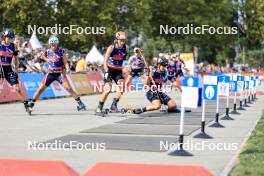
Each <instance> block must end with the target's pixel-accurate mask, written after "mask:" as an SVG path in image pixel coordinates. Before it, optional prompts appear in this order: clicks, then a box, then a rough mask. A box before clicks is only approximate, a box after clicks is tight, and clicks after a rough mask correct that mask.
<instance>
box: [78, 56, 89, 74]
mask: <svg viewBox="0 0 264 176" xmlns="http://www.w3.org/2000/svg"><path fill="white" fill-rule="evenodd" d="M86 71H87V63H86V60H85V58H83V57H82V58H81V59H80V60H79V61H78V62H77V65H76V72H86Z"/></svg>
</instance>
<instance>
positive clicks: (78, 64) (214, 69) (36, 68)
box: [14, 37, 264, 74]
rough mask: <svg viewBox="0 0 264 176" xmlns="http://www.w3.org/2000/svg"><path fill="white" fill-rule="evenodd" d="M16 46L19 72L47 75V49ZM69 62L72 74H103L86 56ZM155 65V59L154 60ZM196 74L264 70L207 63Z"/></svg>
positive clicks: (18, 40)
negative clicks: (45, 52) (45, 56)
mask: <svg viewBox="0 0 264 176" xmlns="http://www.w3.org/2000/svg"><path fill="white" fill-rule="evenodd" d="M14 42H15V44H16V46H17V48H18V57H19V60H20V64H19V68H18V71H20V72H36V73H46V71H47V68H48V65H47V64H48V63H47V62H45V61H44V60H43V59H42V53H43V52H44V51H45V50H46V48H45V47H44V48H42V49H35V50H34V49H33V48H32V46H31V44H30V43H29V42H28V41H23V39H21V38H19V37H18V38H16V39H15V41H14ZM66 54H67V57H68V62H69V65H70V69H71V72H72V73H80V72H81V73H87V72H100V73H102V70H103V66H102V65H98V64H96V63H88V62H87V61H86V60H85V57H84V56H76V55H74V54H72V55H69V54H68V53H67V52H66ZM153 63H154V64H155V58H153ZM194 71H195V73H198V74H203V73H232V72H233V73H237V72H238V73H241V72H264V69H263V68H261V67H259V68H254V67H248V66H247V65H234V66H232V67H231V66H230V64H228V63H226V64H225V65H219V66H218V65H214V64H209V63H206V62H201V63H199V64H196V65H195V70H194Z"/></svg>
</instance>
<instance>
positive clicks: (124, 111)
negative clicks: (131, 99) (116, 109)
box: [120, 108, 133, 114]
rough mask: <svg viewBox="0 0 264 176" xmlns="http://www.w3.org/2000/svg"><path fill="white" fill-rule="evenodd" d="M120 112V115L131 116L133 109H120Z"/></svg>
mask: <svg viewBox="0 0 264 176" xmlns="http://www.w3.org/2000/svg"><path fill="white" fill-rule="evenodd" d="M120 112H121V114H126V113H128V114H132V113H133V109H130V108H122V109H121V110H120Z"/></svg>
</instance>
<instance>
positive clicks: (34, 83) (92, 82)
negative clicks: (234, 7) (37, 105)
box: [0, 73, 103, 103]
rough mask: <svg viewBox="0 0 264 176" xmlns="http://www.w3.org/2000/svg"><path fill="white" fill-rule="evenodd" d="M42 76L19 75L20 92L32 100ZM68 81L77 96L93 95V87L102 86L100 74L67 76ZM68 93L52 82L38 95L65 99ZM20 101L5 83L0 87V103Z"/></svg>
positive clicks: (39, 74) (33, 74)
mask: <svg viewBox="0 0 264 176" xmlns="http://www.w3.org/2000/svg"><path fill="white" fill-rule="evenodd" d="M44 76H45V75H44V74H41V73H19V82H20V85H21V87H22V92H23V94H24V95H27V97H28V98H32V97H33V95H34V93H35V92H36V90H37V89H38V87H39V85H40V84H41V81H42V79H43V78H44ZM67 78H68V81H69V83H70V84H71V86H72V88H73V89H74V90H75V91H76V92H77V93H78V94H79V95H84V94H93V93H98V92H99V90H98V89H95V90H94V87H100V85H102V84H103V78H102V75H101V74H100V73H87V74H81V73H76V74H69V75H67ZM66 96H69V93H68V92H67V91H66V90H65V89H64V88H63V87H62V85H60V84H59V83H58V82H56V81H54V82H53V83H52V84H51V85H50V86H49V87H47V89H46V90H45V91H44V92H43V93H42V94H41V95H40V98H41V99H45V98H56V97H66ZM17 100H20V98H19V96H18V95H17V93H16V92H15V90H14V89H13V88H12V87H11V86H10V85H9V84H8V83H7V82H6V80H4V81H3V83H2V84H1V85H0V102H1V103H3V102H12V101H17Z"/></svg>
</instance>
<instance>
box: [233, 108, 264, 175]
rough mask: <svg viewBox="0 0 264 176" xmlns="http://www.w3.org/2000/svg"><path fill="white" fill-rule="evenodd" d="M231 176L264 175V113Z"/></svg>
mask: <svg viewBox="0 0 264 176" xmlns="http://www.w3.org/2000/svg"><path fill="white" fill-rule="evenodd" d="M229 175H230V176H244V175H247V176H248V175H252V176H262V175H264V111H263V113H262V117H261V119H260V120H259V122H258V124H257V126H256V128H255V129H254V130H253V132H252V134H251V136H250V138H249V139H248V141H247V143H246V146H245V147H244V148H243V151H242V153H240V155H239V162H238V163H237V165H236V166H235V167H234V168H233V169H232V171H231V172H230V174H229Z"/></svg>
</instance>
